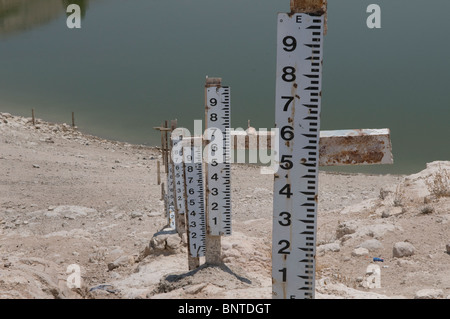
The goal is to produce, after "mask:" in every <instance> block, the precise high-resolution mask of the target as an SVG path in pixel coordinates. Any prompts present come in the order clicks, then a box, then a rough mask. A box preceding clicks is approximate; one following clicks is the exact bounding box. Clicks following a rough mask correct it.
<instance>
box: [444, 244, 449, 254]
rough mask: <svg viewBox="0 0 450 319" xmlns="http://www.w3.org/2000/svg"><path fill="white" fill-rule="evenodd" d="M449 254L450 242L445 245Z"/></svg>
mask: <svg viewBox="0 0 450 319" xmlns="http://www.w3.org/2000/svg"><path fill="white" fill-rule="evenodd" d="M445 250H446V252H447V254H450V243H449V244H447V245H446V246H445Z"/></svg>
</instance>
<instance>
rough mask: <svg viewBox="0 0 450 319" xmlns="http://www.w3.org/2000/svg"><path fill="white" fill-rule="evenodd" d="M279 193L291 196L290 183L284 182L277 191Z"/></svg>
mask: <svg viewBox="0 0 450 319" xmlns="http://www.w3.org/2000/svg"><path fill="white" fill-rule="evenodd" d="M278 193H279V194H280V195H286V197H287V198H291V196H292V195H293V193H292V192H291V184H286V185H284V187H283V188H282V189H280V191H279V192H278Z"/></svg>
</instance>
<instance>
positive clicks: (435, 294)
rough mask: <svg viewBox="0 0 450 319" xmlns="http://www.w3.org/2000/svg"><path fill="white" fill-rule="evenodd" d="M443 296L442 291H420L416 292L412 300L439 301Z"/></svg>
mask: <svg viewBox="0 0 450 319" xmlns="http://www.w3.org/2000/svg"><path fill="white" fill-rule="evenodd" d="M443 296H444V292H443V291H442V289H422V290H419V291H418V292H416V295H415V296H414V299H440V298H443Z"/></svg>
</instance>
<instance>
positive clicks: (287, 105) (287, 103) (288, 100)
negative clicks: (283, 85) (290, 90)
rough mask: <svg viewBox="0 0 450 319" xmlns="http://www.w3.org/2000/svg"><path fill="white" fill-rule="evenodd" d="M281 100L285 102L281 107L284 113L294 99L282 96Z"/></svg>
mask: <svg viewBox="0 0 450 319" xmlns="http://www.w3.org/2000/svg"><path fill="white" fill-rule="evenodd" d="M281 98H282V99H285V100H287V102H286V104H285V105H284V107H283V111H285V112H286V111H287V110H288V107H289V104H291V102H292V101H294V97H293V96H282V97H281Z"/></svg>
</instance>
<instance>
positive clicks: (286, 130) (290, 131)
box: [280, 125, 294, 141]
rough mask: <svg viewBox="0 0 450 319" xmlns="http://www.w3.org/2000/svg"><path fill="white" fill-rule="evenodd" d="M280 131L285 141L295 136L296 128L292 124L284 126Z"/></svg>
mask: <svg viewBox="0 0 450 319" xmlns="http://www.w3.org/2000/svg"><path fill="white" fill-rule="evenodd" d="M280 133H281V138H282V139H283V140H285V141H290V140H292V139H293V138H294V128H293V127H292V126H289V125H287V126H283V127H282V128H281V132H280Z"/></svg>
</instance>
